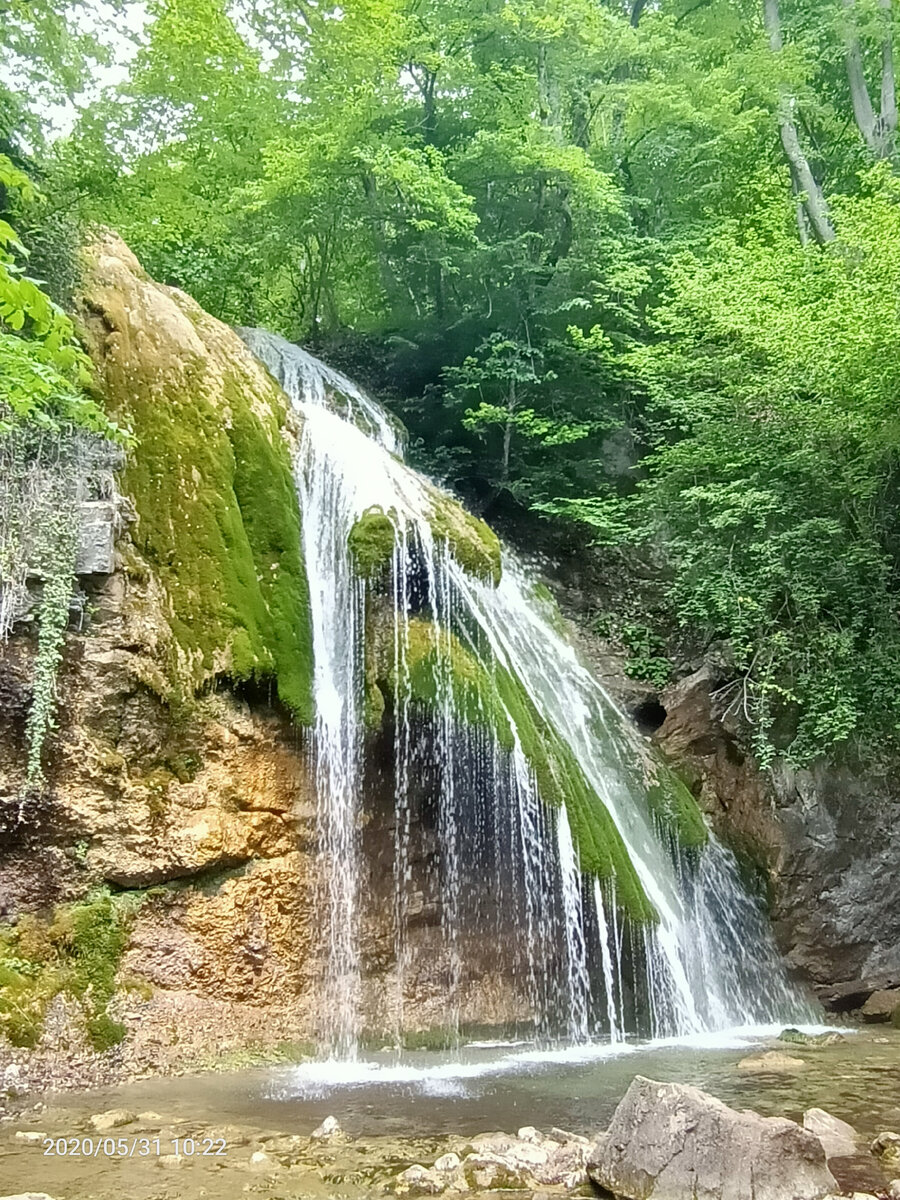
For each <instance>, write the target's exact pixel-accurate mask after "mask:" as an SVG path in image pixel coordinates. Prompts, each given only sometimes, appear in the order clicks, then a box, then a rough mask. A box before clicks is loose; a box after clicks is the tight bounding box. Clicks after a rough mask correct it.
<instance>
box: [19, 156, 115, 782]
mask: <svg viewBox="0 0 900 1200" xmlns="http://www.w3.org/2000/svg"><path fill="white" fill-rule="evenodd" d="M0 196H2V197H4V198H5V204H6V206H7V208H6V211H7V212H10V211H11V210H15V209H16V207H17V206H27V205H30V204H34V203H35V202H36V200H37V194H36V192H35V190H34V188H33V187H32V185H31V183H30V181H29V180H28V178H27V176H25V175H24V174H23V172H21V171H20V170H19V169H18V168H17V167H15V166H14V165H13V164H12V162H11V161H10V160H9V158H8V157H6V156H5V155H2V154H0ZM27 257H28V255H27V251H26V250H25V248H24V247H23V246H22V244H21V242H20V241H19V240H18V237H17V235H16V232H15V230H14V229H13V227H12V226H11V225H10V224H9V223H8V221H6V220H4V219H2V215H0V643H2V642H3V641H5V640H6V638H7V637H8V636H9V633H10V631H11V630H12V628H13V625H14V624H15V623H16V622H17V621H21V620H23V619H28V618H31V617H32V616H35V617H36V619H37V628H38V639H37V652H36V655H35V661H34V678H33V685H32V701H31V707H30V710H29V714H28V719H27V723H26V736H27V743H28V753H27V764H26V788H25V792H26V794H27V792H28V791H30V790H31V789H32V788H34V787H35V786H36V785H38V784H39V783H40V782H41V779H42V754H43V749H44V745H45V742H46V739H47V734H48V733H49V732H50V730H51V729H52V728H53V724H54V717H55V709H56V680H57V675H58V672H59V665H60V662H61V659H62V653H63V647H64V643H65V634H66V627H67V625H68V621H69V607H70V604H71V601H72V596H73V592H74V589H75V579H76V575H75V572H76V565H77V556H78V540H79V505H80V504H81V503H82V502H84V501H86V500H91V499H95V498H97V497H103V496H110V495H112V494H113V493H114V482H113V480H114V472H115V470H116V469H117V468H118V467H119V466H121V465H122V459H123V452H122V444H123V443H127V442H128V441H129V436H128V434H127V433H125V432H124V431H123V430H121V429H119V428H118V427H117V426H116V425H115V424H113V423H112V422H111V421H109V420H108V419H107V417H106V416H105V414H104V413H103V410H102V409H101V408H100V407H99V405H98V404H97V403H96V401H95V400H94V399H92V398H91V396H89V395H88V393H87V392H86V391H85V386H86V385H87V384H88V382H89V380H90V371H89V362H88V359H87V357H86V356H85V354H84V352H83V351H82V350H81V348H80V347H79V345H78V343H77V341H76V339H75V335H74V330H73V327H72V323H71V321H69V319H68V317H67V316H66V315H65V313H63V312H62V310H61V309H60V308H59V307H58V306H57V305H55V304H54V303H53V301H52V300H51V299H50V297H49V296H48V295H47V294H46V292H45V291H44V290H43V289H42V287H41V286H40V284H39V283H38V282H37V281H36V280H34V279H30V278H29V277H28V275H27V274H26V272H25V267H24V263H25V262H26V261H27Z"/></svg>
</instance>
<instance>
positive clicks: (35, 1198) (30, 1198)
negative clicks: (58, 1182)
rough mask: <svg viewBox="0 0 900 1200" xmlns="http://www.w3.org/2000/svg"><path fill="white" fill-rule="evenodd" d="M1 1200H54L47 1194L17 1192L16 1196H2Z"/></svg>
mask: <svg viewBox="0 0 900 1200" xmlns="http://www.w3.org/2000/svg"><path fill="white" fill-rule="evenodd" d="M0 1200H53V1197H52V1196H48V1195H47V1193H46V1192H16V1194H15V1196H0Z"/></svg>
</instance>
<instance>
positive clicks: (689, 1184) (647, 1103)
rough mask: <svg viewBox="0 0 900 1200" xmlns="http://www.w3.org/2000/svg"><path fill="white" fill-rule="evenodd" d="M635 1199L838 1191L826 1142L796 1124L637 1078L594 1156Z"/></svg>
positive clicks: (611, 1183) (772, 1197)
mask: <svg viewBox="0 0 900 1200" xmlns="http://www.w3.org/2000/svg"><path fill="white" fill-rule="evenodd" d="M588 1170H589V1173H590V1177H591V1179H592V1180H593V1182H594V1183H596V1184H597V1185H598V1186H599V1187H600V1188H602V1189H604V1190H606V1191H608V1192H611V1193H613V1195H615V1196H620V1197H627V1198H628V1200H652V1198H653V1197H654V1196H658V1197H665V1198H666V1200H681V1198H683V1200H698V1198H705V1197H708V1198H709V1200H712V1198H714V1197H716V1198H720V1197H729V1198H730V1200H740V1198H743V1197H746V1200H822V1197H824V1196H827V1195H829V1194H831V1193H833V1192H835V1191H837V1183H836V1181H835V1179H834V1177H833V1175H832V1174H831V1172H830V1171H829V1170H828V1167H827V1164H826V1160H825V1151H824V1149H823V1148H822V1144H821V1142H820V1141H819V1139H818V1138H817V1137H816V1136H815V1135H814V1134H812V1133H810V1132H808V1131H807V1130H805V1129H803V1128H802V1127H801V1126H799V1125H797V1124H796V1123H795V1122H793V1121H788V1120H785V1119H783V1118H778V1117H760V1116H758V1115H757V1114H756V1113H751V1112H736V1111H735V1110H734V1109H731V1108H728V1107H727V1105H725V1104H723V1103H722V1102H721V1101H719V1100H716V1099H714V1098H713V1097H711V1096H708V1095H706V1094H705V1093H703V1092H701V1091H700V1090H699V1089H697V1088H692V1087H686V1086H683V1085H680V1084H672V1083H668V1084H665V1083H657V1082H655V1081H653V1080H650V1079H644V1078H642V1077H641V1076H638V1077H637V1078H636V1079H635V1080H634V1082H633V1083H632V1085H631V1087H630V1088H629V1090H628V1092H627V1094H626V1096H625V1098H624V1099H623V1101H622V1103H621V1104H620V1105H619V1107H618V1109H617V1110H616V1114H615V1116H614V1118H613V1121H612V1124H611V1126H610V1128H609V1131H608V1133H606V1134H604V1135H603V1136H602V1137H600V1138H599V1139H598V1141H597V1142H596V1143H595V1146H594V1148H593V1150H592V1151H591V1155H590V1158H589V1161H588Z"/></svg>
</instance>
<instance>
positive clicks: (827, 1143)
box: [803, 1108, 859, 1158]
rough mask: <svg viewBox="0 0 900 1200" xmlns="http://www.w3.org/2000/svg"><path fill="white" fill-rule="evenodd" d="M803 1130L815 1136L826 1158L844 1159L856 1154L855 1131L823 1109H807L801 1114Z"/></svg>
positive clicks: (856, 1139) (856, 1138)
mask: <svg viewBox="0 0 900 1200" xmlns="http://www.w3.org/2000/svg"><path fill="white" fill-rule="evenodd" d="M803 1128H804V1129H808V1130H809V1132H810V1133H814V1134H815V1135H816V1137H817V1138H818V1139H819V1141H820V1142H821V1143H822V1149H823V1150H824V1151H825V1157H826V1158H845V1157H848V1156H850V1155H854V1154H856V1143H857V1141H858V1140H859V1139H858V1137H857V1134H856V1130H855V1129H854V1128H853V1126H852V1125H848V1124H847V1122H846V1121H842V1120H841V1119H840V1118H839V1117H833V1116H832V1115H831V1113H827V1112H825V1110H824V1109H823V1108H808V1109H807V1110H806V1112H805V1113H804V1114H803Z"/></svg>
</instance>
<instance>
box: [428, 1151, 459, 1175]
mask: <svg viewBox="0 0 900 1200" xmlns="http://www.w3.org/2000/svg"><path fill="white" fill-rule="evenodd" d="M461 1165H462V1159H461V1158H460V1157H459V1155H458V1154H453V1153H452V1152H451V1153H449V1154H442V1155H441V1157H440V1158H438V1159H436V1160H435V1164H434V1169H435V1170H436V1171H457V1170H459V1167H460V1166H461Z"/></svg>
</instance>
